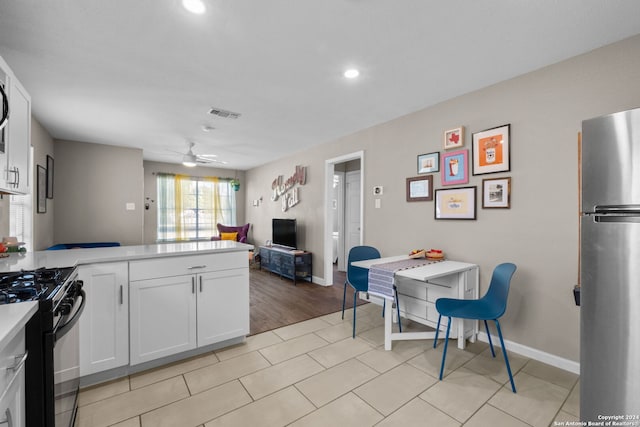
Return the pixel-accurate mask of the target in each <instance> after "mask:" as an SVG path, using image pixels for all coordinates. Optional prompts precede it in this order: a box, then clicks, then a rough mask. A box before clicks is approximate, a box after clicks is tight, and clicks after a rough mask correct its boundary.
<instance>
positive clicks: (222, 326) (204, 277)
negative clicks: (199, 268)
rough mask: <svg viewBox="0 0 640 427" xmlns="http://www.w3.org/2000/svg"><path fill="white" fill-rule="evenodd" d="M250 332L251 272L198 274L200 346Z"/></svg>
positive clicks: (241, 270)
mask: <svg viewBox="0 0 640 427" xmlns="http://www.w3.org/2000/svg"><path fill="white" fill-rule="evenodd" d="M248 333H249V269H248V268H239V269H233V270H225V271H217V272H211V273H203V274H199V275H198V346H203V345H208V344H213V343H216V342H220V341H224V340H227V339H231V338H237V337H240V336H245V335H247V334H248Z"/></svg>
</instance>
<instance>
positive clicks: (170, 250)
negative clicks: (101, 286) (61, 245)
mask: <svg viewBox="0 0 640 427" xmlns="http://www.w3.org/2000/svg"><path fill="white" fill-rule="evenodd" d="M251 249H253V245H247V244H244V243H238V242H234V241H231V240H217V241H202V242H183V243H158V244H154V245H139V246H113V247H107V248H87V249H62V250H58V251H38V252H31V253H26V254H17V253H12V254H10V255H9V257H7V258H0V272H10V271H20V270H33V269H36V268H40V267H46V268H54V267H74V266H76V265H82V264H95V263H100V262H114V261H129V260H134V259H146V258H157V257H164V256H181V255H194V254H204V253H216V252H239V251H249V250H251Z"/></svg>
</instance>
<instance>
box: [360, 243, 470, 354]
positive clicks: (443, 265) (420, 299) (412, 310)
mask: <svg viewBox="0 0 640 427" xmlns="http://www.w3.org/2000/svg"><path fill="white" fill-rule="evenodd" d="M407 258H408V256H407V255H399V256H393V257H386V258H377V259H372V260H366V261H356V262H353V263H352V265H354V266H356V267H362V268H366V269H369V267H371V266H372V265H376V264H384V263H388V262H394V261H400V260H403V259H407ZM395 282H396V287H397V289H398V299H399V301H400V311H401V316H402V317H406V318H408V319H411V320H414V321H416V322H419V323H422V324H424V325H427V326H431V327H433V328H436V327H437V323H438V312H437V310H436V308H435V301H436V300H437V299H438V298H442V297H446V298H458V299H477V298H478V284H479V269H478V266H477V265H476V264H469V263H465V262H458V261H448V260H447V261H441V262H437V263H434V264H429V265H425V266H422V267H416V268H410V269H406V270H400V271H397V272H396V273H395ZM374 302H375V301H374ZM381 303H382V299H380V304H381ZM392 317H393V307H392V304H386V305H385V313H384V348H385V350H391V343H392V341H399V340H416V339H433V338H435V331H433V332H402V333H400V332H393V330H392ZM446 322H447V318H443V319H442V324H441V325H440V328H441V332H442V333H441V334H440V337H443V338H444V335H445V332H446V326H447V324H446ZM451 326H452V330H453V331H457V333H456V335H452V338H457V339H458V348H460V349H464V345H465V339H467V338H468V339H469V340H470V341H471V342H475V338H476V335H477V333H478V322H477V321H474V320H469V319H452V325H451Z"/></svg>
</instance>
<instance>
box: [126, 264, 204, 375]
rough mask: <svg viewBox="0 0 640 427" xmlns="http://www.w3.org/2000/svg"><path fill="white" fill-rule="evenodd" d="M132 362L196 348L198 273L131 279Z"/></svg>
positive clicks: (144, 360) (145, 360) (133, 363)
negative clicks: (194, 274)
mask: <svg viewBox="0 0 640 427" xmlns="http://www.w3.org/2000/svg"><path fill="white" fill-rule="evenodd" d="M130 291H131V326H130V329H131V357H130V359H131V360H130V362H131V364H132V365H135V364H138V363H142V362H148V361H150V360H154V359H158V358H160V357H164V356H170V355H172V354H176V353H180V352H183V351H187V350H192V349H194V348H196V289H195V276H174V277H162V278H158V279H149V280H137V281H134V282H131V284H130Z"/></svg>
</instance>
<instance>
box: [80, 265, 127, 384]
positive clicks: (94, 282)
mask: <svg viewBox="0 0 640 427" xmlns="http://www.w3.org/2000/svg"><path fill="white" fill-rule="evenodd" d="M128 271H129V270H128V263H127V262H116V263H104V264H91V265H83V266H80V267H79V268H78V278H79V279H81V280H82V281H83V282H84V290H85V292H86V294H87V303H86V305H85V309H84V311H83V312H82V317H81V318H80V375H81V376H84V375H89V374H94V373H96V372H101V371H105V370H107V369H112V368H117V367H119V366H124V365H127V364H128V363H129V277H128Z"/></svg>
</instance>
